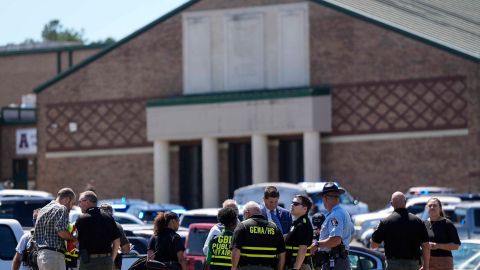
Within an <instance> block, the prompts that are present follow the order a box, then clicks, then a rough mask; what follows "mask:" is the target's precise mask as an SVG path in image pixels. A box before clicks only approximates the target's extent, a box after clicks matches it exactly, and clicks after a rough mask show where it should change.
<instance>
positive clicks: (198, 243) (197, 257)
mask: <svg viewBox="0 0 480 270" xmlns="http://www.w3.org/2000/svg"><path fill="white" fill-rule="evenodd" d="M213 225H215V224H214V223H192V224H190V228H189V230H188V236H187V239H186V240H185V257H186V258H187V269H188V270H202V269H204V268H203V266H204V264H205V258H206V257H205V255H204V254H203V245H204V243H205V240H206V239H207V236H208V232H209V231H210V229H211V228H212V227H213Z"/></svg>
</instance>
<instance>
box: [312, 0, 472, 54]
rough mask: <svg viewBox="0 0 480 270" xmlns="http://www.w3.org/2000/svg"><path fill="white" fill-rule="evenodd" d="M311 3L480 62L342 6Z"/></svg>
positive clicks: (319, 0) (320, 0) (322, 2)
mask: <svg viewBox="0 0 480 270" xmlns="http://www.w3.org/2000/svg"><path fill="white" fill-rule="evenodd" d="M310 1H313V2H315V3H318V4H320V5H322V6H325V7H329V8H332V9H334V10H336V11H339V12H342V13H344V14H346V15H349V16H352V17H355V18H357V19H360V20H363V21H366V22H368V23H372V24H375V25H377V26H380V27H382V28H385V29H387V30H390V31H393V32H397V33H399V34H401V35H404V36H407V37H409V38H411V39H414V40H417V41H420V42H422V43H425V44H427V45H430V46H432V47H436V48H438V49H441V50H444V51H447V52H449V53H452V54H454V55H457V56H460V57H462V58H464V59H466V60H469V61H473V62H477V63H478V62H480V56H473V55H471V54H468V53H464V52H462V51H459V50H456V49H454V48H452V47H449V46H447V45H443V44H440V43H438V42H435V41H432V40H430V39H427V38H424V37H421V36H418V35H416V34H414V33H412V32H409V31H406V30H402V29H399V28H397V27H395V26H392V25H389V24H386V23H383V22H380V21H377V20H375V19H372V18H370V17H367V16H364V15H361V14H358V13H355V12H354V11H351V10H348V9H346V8H343V7H340V6H337V5H335V4H332V3H328V2H325V1H323V0H310Z"/></svg>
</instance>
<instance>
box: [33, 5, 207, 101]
mask: <svg viewBox="0 0 480 270" xmlns="http://www.w3.org/2000/svg"><path fill="white" fill-rule="evenodd" d="M199 1H201V0H190V1H188V2H186V3H185V4H183V5H181V6H179V7H178V8H176V9H174V10H172V11H170V12H169V13H167V14H165V15H163V16H162V17H160V18H158V19H157V20H155V21H153V22H151V23H149V24H147V25H146V26H144V27H142V28H140V29H139V30H137V31H135V32H133V33H132V34H130V35H128V36H127V37H125V38H123V39H121V40H119V41H117V42H115V43H113V44H112V45H110V46H108V47H106V48H105V49H103V50H101V51H99V52H98V53H96V54H94V55H92V56H90V57H88V58H87V59H85V60H83V61H81V62H80V63H78V64H77V65H75V66H73V67H72V68H69V69H67V70H65V71H64V72H62V73H60V74H58V75H57V76H55V77H53V78H52V79H50V80H48V81H46V82H44V83H43V84H41V85H39V86H37V87H36V88H35V89H33V92H34V93H36V94H39V93H41V92H42V91H43V90H44V89H46V88H47V87H49V86H51V85H53V84H55V83H56V82H58V81H60V80H62V79H63V78H65V77H67V76H69V75H70V74H72V73H75V72H77V71H78V70H79V69H82V68H84V67H85V66H87V65H89V64H90V63H92V62H94V61H96V60H97V59H99V58H101V57H103V56H104V55H106V54H107V53H109V52H110V51H112V50H114V49H115V48H118V47H120V46H122V45H123V44H125V43H127V42H129V41H130V40H132V39H134V38H136V37H137V36H139V35H141V34H143V33H144V32H146V31H148V30H150V29H151V28H153V27H155V26H156V25H158V24H160V23H162V22H164V21H166V20H168V19H170V18H171V17H173V16H175V15H177V14H179V13H180V12H182V11H183V10H184V9H186V8H188V7H190V6H192V5H194V4H196V3H197V2H199Z"/></svg>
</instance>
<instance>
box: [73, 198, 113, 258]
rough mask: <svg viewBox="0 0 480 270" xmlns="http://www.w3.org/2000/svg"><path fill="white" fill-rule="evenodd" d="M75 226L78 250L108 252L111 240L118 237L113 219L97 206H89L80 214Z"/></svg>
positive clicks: (97, 252) (93, 252) (110, 249)
mask: <svg viewBox="0 0 480 270" xmlns="http://www.w3.org/2000/svg"><path fill="white" fill-rule="evenodd" d="M75 227H77V232H78V243H79V247H80V251H82V250H86V251H87V253H88V254H102V253H110V252H112V242H113V241H114V240H115V239H117V238H120V231H119V230H118V227H117V223H115V220H114V219H113V218H112V217H111V216H110V215H109V214H107V213H105V212H103V211H100V208H98V207H91V208H89V209H87V211H86V213H84V214H82V215H80V216H79V217H78V219H77V221H76V223H75Z"/></svg>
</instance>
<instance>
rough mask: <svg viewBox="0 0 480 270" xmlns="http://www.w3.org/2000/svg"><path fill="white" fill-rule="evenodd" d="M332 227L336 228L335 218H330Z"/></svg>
mask: <svg viewBox="0 0 480 270" xmlns="http://www.w3.org/2000/svg"><path fill="white" fill-rule="evenodd" d="M332 225H333V227H337V226H338V221H337V220H336V219H335V218H332Z"/></svg>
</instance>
